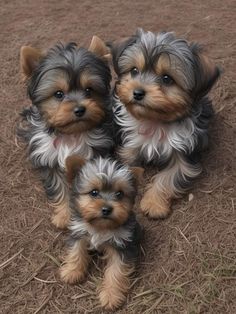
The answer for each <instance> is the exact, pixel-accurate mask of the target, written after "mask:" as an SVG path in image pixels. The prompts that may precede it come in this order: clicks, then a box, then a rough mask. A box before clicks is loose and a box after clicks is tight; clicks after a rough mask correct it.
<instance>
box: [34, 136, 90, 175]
mask: <svg viewBox="0 0 236 314" xmlns="http://www.w3.org/2000/svg"><path fill="white" fill-rule="evenodd" d="M30 144H31V147H32V148H33V149H32V152H31V154H30V158H31V159H32V161H33V162H34V164H36V165H38V166H49V167H54V166H55V165H56V164H59V166H60V167H61V168H62V169H63V168H64V167H65V160H66V158H67V157H68V156H70V155H73V154H80V155H81V156H83V157H84V158H86V159H90V158H92V157H93V148H92V143H90V141H89V137H88V135H87V134H86V135H84V134H82V135H79V136H74V135H58V136H55V135H49V134H47V133H46V132H41V133H40V132H39V133H36V134H35V135H34V136H33V137H32V139H31V142H30Z"/></svg>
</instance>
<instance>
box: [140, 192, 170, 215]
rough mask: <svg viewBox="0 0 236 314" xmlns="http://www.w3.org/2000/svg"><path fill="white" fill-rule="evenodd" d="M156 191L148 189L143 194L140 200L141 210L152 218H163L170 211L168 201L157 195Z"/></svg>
mask: <svg viewBox="0 0 236 314" xmlns="http://www.w3.org/2000/svg"><path fill="white" fill-rule="evenodd" d="M156 193H157V192H156V191H155V192H153V191H152V190H151V189H150V190H148V191H147V192H146V193H145V194H144V196H143V198H142V200H141V202H140V207H141V211H142V212H143V214H144V215H147V216H148V217H150V218H153V219H158V218H165V217H167V216H168V214H169V213H170V201H169V200H168V199H164V198H160V197H157V195H156Z"/></svg>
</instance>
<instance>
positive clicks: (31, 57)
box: [20, 46, 44, 79]
mask: <svg viewBox="0 0 236 314" xmlns="http://www.w3.org/2000/svg"><path fill="white" fill-rule="evenodd" d="M43 56H44V54H43V52H42V51H41V50H39V49H36V48H33V47H30V46H22V47H21V50H20V67H21V72H22V73H23V75H24V78H25V79H27V78H29V77H30V76H31V74H32V72H33V71H34V69H35V68H36V67H37V66H38V64H39V62H40V60H41V59H42V58H43Z"/></svg>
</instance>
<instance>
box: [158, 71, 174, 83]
mask: <svg viewBox="0 0 236 314" xmlns="http://www.w3.org/2000/svg"><path fill="white" fill-rule="evenodd" d="M161 80H162V83H163V84H164V85H167V86H169V85H172V84H173V83H174V80H173V79H172V77H170V76H169V75H167V74H164V75H162V77H161Z"/></svg>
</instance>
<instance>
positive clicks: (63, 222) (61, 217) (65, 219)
mask: <svg viewBox="0 0 236 314" xmlns="http://www.w3.org/2000/svg"><path fill="white" fill-rule="evenodd" d="M69 221H70V214H69V211H60V212H58V213H56V214H54V215H53V216H52V223H53V225H54V226H55V227H57V228H58V229H66V228H68V224H69Z"/></svg>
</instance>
